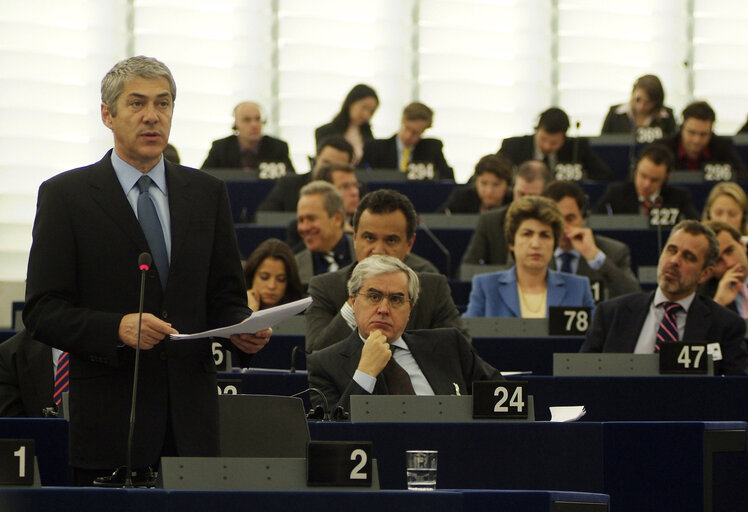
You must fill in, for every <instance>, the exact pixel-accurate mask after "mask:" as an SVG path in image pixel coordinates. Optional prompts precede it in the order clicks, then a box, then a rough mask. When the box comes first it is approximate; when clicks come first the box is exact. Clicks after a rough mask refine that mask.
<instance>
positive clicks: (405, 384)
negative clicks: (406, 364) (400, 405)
mask: <svg viewBox="0 0 748 512" xmlns="http://www.w3.org/2000/svg"><path fill="white" fill-rule="evenodd" d="M390 348H391V350H392V357H390V360H389V362H388V363H387V366H385V367H384V370H382V375H383V376H384V382H385V383H386V384H387V391H388V392H389V394H390V395H415V394H416V392H415V391H414V390H413V383H412V382H410V376H408V372H406V371H405V370H403V367H402V366H400V365H399V364H397V362H396V361H395V349H396V348H397V347H394V346H390Z"/></svg>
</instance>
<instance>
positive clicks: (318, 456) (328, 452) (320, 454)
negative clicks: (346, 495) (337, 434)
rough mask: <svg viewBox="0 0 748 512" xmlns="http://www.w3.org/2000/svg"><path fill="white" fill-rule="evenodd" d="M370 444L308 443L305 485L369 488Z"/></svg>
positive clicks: (370, 468)
mask: <svg viewBox="0 0 748 512" xmlns="http://www.w3.org/2000/svg"><path fill="white" fill-rule="evenodd" d="M371 472H372V463H371V442H368V441H367V442H361V441H311V442H310V443H309V446H308V447H307V484H308V485H316V486H331V487H341V486H357V487H371V481H372V480H371V476H372V475H371Z"/></svg>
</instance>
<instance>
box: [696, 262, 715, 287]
mask: <svg viewBox="0 0 748 512" xmlns="http://www.w3.org/2000/svg"><path fill="white" fill-rule="evenodd" d="M712 275H714V267H713V266H712V267H706V268H705V269H704V270H702V271H701V277H700V278H699V283H698V284H702V283H704V282H706V281H707V280H708V279H709V278H710V277H712Z"/></svg>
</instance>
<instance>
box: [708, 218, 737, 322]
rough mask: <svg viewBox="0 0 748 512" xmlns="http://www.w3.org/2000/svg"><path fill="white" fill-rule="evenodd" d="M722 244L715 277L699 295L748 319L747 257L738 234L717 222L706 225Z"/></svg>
mask: <svg viewBox="0 0 748 512" xmlns="http://www.w3.org/2000/svg"><path fill="white" fill-rule="evenodd" d="M705 224H706V225H707V227H709V229H711V230H712V231H714V233H715V234H716V235H717V241H718V242H719V257H718V258H717V264H716V265H715V266H714V273H713V274H712V276H711V277H710V278H709V279H708V280H707V281H706V282H705V283H704V284H702V285H701V287H700V288H699V292H700V293H702V294H704V295H706V296H707V297H712V298H713V299H714V302H716V303H717V304H720V305H722V306H725V307H726V308H729V309H730V310H731V311H734V312H735V313H737V314H738V315H740V316H741V317H743V318H748V286H746V283H747V282H748V253H746V247H745V244H744V243H743V242H742V241H741V240H740V233H738V230H737V229H735V228H734V227H732V226H731V225H729V224H727V223H726V222H720V221H718V220H711V221H707V222H705Z"/></svg>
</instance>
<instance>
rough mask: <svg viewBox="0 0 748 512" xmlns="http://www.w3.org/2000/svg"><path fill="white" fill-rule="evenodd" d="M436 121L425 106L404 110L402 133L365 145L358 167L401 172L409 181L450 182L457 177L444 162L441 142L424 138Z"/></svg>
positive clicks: (421, 104) (414, 105) (412, 104)
mask: <svg viewBox="0 0 748 512" xmlns="http://www.w3.org/2000/svg"><path fill="white" fill-rule="evenodd" d="M433 120H434V112H433V111H432V110H431V109H430V108H429V107H427V106H426V105H424V104H423V103H417V102H416V103H411V104H410V105H408V106H407V107H405V109H404V110H403V117H402V120H401V121H400V130H399V131H398V132H397V133H396V134H395V135H393V136H392V137H391V138H389V139H374V140H370V141H369V142H367V143H366V144H365V145H364V156H363V157H362V158H361V162H359V167H363V168H366V169H399V170H400V171H402V172H405V173H407V178H408V179H409V180H450V181H454V179H455V175H454V171H453V170H452V168H451V167H450V166H449V164H448V163H447V160H446V159H445V158H444V153H443V152H442V146H443V144H442V141H440V140H439V139H424V138H422V137H421V136H422V135H423V132H425V131H426V130H427V129H428V128H431V124H432V122H433Z"/></svg>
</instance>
